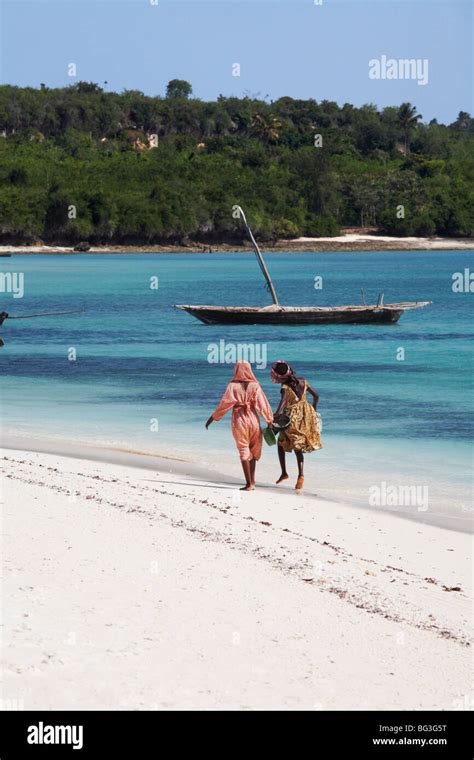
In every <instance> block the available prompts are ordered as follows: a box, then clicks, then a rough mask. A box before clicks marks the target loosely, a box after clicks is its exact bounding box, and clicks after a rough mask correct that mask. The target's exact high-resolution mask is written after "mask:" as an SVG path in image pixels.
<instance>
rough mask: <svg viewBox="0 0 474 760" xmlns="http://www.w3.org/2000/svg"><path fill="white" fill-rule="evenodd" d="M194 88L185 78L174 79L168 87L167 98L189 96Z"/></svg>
mask: <svg viewBox="0 0 474 760" xmlns="http://www.w3.org/2000/svg"><path fill="white" fill-rule="evenodd" d="M192 92H193V88H192V86H191V85H190V84H189V82H186V80H185V79H172V80H171V81H170V82H168V86H167V88H166V97H167V98H189V96H190V95H191V94H192Z"/></svg>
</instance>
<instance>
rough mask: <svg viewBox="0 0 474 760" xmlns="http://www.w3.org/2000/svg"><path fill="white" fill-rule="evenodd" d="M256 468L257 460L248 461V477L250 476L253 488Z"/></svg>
mask: <svg viewBox="0 0 474 760" xmlns="http://www.w3.org/2000/svg"><path fill="white" fill-rule="evenodd" d="M256 467H257V460H256V459H251V460H250V475H251V478H252V480H251V483H252V485H253V486H254V485H255V468H256Z"/></svg>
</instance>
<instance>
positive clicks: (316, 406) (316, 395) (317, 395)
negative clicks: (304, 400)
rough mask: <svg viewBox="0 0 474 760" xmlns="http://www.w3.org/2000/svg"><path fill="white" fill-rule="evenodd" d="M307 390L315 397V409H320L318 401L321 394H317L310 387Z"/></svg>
mask: <svg viewBox="0 0 474 760" xmlns="http://www.w3.org/2000/svg"><path fill="white" fill-rule="evenodd" d="M307 389H308V391H309V392H310V393H311V395H312V397H313V406H314V408H315V409H317V408H318V401H319V394H318V393H316V391H315V390H314V388H311V386H310V385H308V386H307Z"/></svg>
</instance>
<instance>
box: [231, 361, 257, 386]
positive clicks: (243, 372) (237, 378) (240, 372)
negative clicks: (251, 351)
mask: <svg viewBox="0 0 474 760" xmlns="http://www.w3.org/2000/svg"><path fill="white" fill-rule="evenodd" d="M252 381H253V382H254V383H258V380H257V378H256V377H255V375H254V374H253V372H252V367H251V366H250V364H249V362H237V364H236V365H235V367H234V377H233V378H232V382H233V383H251V382H252Z"/></svg>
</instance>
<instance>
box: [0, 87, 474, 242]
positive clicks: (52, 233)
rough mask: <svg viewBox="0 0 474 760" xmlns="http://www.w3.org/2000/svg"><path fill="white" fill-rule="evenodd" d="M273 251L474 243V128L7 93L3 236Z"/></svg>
mask: <svg viewBox="0 0 474 760" xmlns="http://www.w3.org/2000/svg"><path fill="white" fill-rule="evenodd" d="M235 204H241V205H242V206H244V207H245V208H246V209H247V211H248V216H249V220H250V222H251V224H252V225H253V228H254V230H255V232H256V235H257V236H258V237H259V238H260V239H261V240H265V241H271V240H276V239H278V238H293V237H297V236H301V235H304V236H319V235H336V234H338V233H339V231H340V229H341V227H376V228H377V229H378V230H379V231H380V232H383V233H385V234H393V235H434V234H438V235H444V236H474V119H473V118H471V117H470V115H469V114H468V113H465V112H461V113H459V116H458V118H457V119H456V121H454V122H453V123H452V124H449V125H443V124H438V123H437V121H436V120H432V121H431V122H430V123H429V124H426V123H423V120H422V116H420V115H419V114H418V113H417V110H416V108H415V107H414V106H412V105H411V104H410V103H402V104H401V105H398V106H393V107H389V108H384V109H383V110H378V109H377V108H376V106H374V105H364V106H362V107H361V108H356V107H354V106H352V105H350V104H348V103H346V104H344V105H343V106H339V105H337V104H336V103H334V102H330V101H322V102H316V101H315V100H294V99H292V98H290V97H283V98H280V99H279V100H277V101H273V102H267V101H265V100H261V99H259V98H257V97H245V98H240V99H239V98H235V97H224V96H220V97H219V98H218V99H217V101H215V102H203V101H201V100H198V99H195V98H193V97H192V88H191V85H190V84H188V83H187V82H184V81H182V80H173V81H172V82H170V83H169V84H168V89H167V93H166V96H165V97H147V96H145V95H144V94H143V93H142V92H139V91H136V90H126V91H124V92H122V93H120V94H118V93H115V92H105V91H104V90H103V89H102V88H101V87H99V86H98V85H96V84H93V83H87V82H79V83H77V84H75V85H72V86H70V87H66V88H61V89H49V88H48V87H46V86H45V85H41V88H40V89H33V88H18V87H13V86H2V87H0V241H1V242H4V243H5V242H9V243H29V242H35V241H38V240H43V241H44V242H46V243H59V244H60V243H63V244H65V243H69V244H74V243H77V242H79V241H84V240H87V241H89V242H91V243H96V244H97V243H104V244H106V243H109V244H110V243H114V244H134V243H135V244H138V243H141V244H149V243H165V242H170V243H171V242H181V243H183V242H184V243H186V242H187V240H188V239H192V240H193V241H201V242H204V243H212V242H238V241H239V240H240V239H241V238H242V235H243V230H242V227H241V225H239V223H238V221H237V220H236V219H235V218H234V217H233V215H232V207H233V206H234V205H235Z"/></svg>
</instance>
